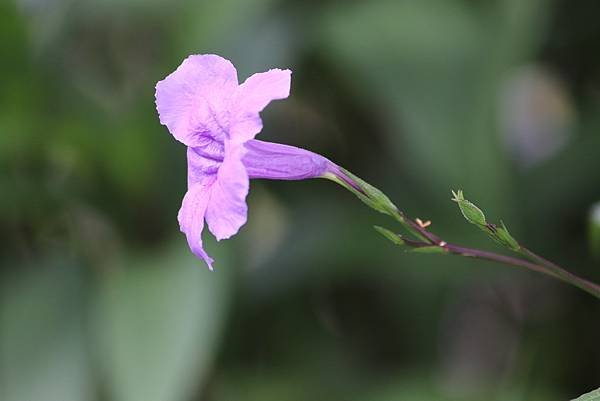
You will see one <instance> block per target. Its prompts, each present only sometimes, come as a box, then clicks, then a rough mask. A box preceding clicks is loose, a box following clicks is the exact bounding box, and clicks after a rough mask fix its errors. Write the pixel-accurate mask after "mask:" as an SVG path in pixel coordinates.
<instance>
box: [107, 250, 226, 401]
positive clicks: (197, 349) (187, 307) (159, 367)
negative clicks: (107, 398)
mask: <svg viewBox="0 0 600 401" xmlns="http://www.w3.org/2000/svg"><path fill="white" fill-rule="evenodd" d="M184 243H185V241H180V240H179V239H178V241H177V244H178V246H175V247H171V248H170V249H167V250H166V251H165V252H161V253H157V254H156V255H155V257H145V258H143V259H138V258H131V259H130V260H128V262H127V263H125V264H124V265H123V266H122V267H121V268H119V269H116V270H114V271H110V272H108V274H107V276H106V277H105V280H104V282H103V283H102V285H101V287H100V291H99V293H98V308H97V314H96V315H95V319H96V320H95V327H96V329H95V333H96V334H97V340H98V342H99V344H98V348H99V350H101V351H100V352H99V354H98V357H99V358H100V360H101V365H102V368H103V373H104V375H105V377H106V380H107V384H108V390H109V393H110V394H111V395H112V397H113V399H114V400H116V401H138V400H139V401H165V400H169V401H183V400H187V399H190V397H191V394H192V392H193V391H194V390H198V388H199V386H201V385H202V383H203V382H204V380H205V379H206V376H207V374H208V372H209V369H210V365H211V363H212V360H213V358H214V356H215V352H216V351H217V349H218V338H219V335H220V333H221V329H222V327H223V323H224V321H225V316H226V314H227V309H228V297H227V296H228V291H227V290H228V287H229V281H230V278H231V275H232V272H231V267H230V266H229V265H228V263H226V258H225V257H224V256H223V255H215V259H216V260H218V264H217V266H216V267H217V270H216V271H215V272H213V273H211V272H209V271H208V269H207V268H206V266H204V264H203V263H202V262H201V261H199V260H197V259H196V258H195V257H194V256H193V254H192V253H191V252H190V251H189V249H187V247H184V246H181V245H182V244H184ZM219 249H221V248H219Z"/></svg>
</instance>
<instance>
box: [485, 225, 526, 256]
mask: <svg viewBox="0 0 600 401" xmlns="http://www.w3.org/2000/svg"><path fill="white" fill-rule="evenodd" d="M500 224H501V225H502V226H501V227H496V231H495V234H492V235H494V236H495V237H496V238H497V240H498V241H499V242H500V243H501V244H502V245H504V246H506V247H507V248H509V249H511V250H513V251H518V250H519V249H520V246H519V243H518V242H517V240H515V239H514V238H513V236H512V235H510V233H509V232H508V228H506V226H505V225H504V222H503V221H500Z"/></svg>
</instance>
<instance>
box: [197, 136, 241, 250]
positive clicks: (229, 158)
mask: <svg viewBox="0 0 600 401" xmlns="http://www.w3.org/2000/svg"><path fill="white" fill-rule="evenodd" d="M227 145H228V147H230V148H228V149H226V156H225V160H224V161H223V164H222V165H221V167H220V168H219V172H218V173H217V180H216V181H215V182H214V184H213V185H212V188H211V196H210V202H209V203H208V208H207V210H206V222H207V223H208V228H209V229H210V231H211V232H212V233H213V234H214V236H215V237H216V238H217V240H219V241H220V240H222V239H227V238H229V237H231V236H232V235H234V234H235V233H237V232H238V230H239V229H240V227H241V226H243V225H244V223H246V219H247V213H248V206H247V205H246V195H248V188H249V178H248V173H247V172H246V168H245V167H244V165H243V164H242V160H241V158H242V156H243V153H244V152H245V149H244V148H243V147H242V146H237V147H232V146H233V145H231V144H227Z"/></svg>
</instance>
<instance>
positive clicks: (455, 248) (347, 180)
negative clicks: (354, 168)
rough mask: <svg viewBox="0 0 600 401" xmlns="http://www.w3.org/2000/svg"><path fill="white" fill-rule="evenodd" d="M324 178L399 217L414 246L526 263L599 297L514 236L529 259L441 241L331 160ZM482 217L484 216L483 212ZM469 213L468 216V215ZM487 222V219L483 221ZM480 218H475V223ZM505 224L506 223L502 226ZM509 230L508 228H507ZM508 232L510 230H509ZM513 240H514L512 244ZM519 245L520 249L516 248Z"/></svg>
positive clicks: (593, 287) (588, 285)
mask: <svg viewBox="0 0 600 401" xmlns="http://www.w3.org/2000/svg"><path fill="white" fill-rule="evenodd" d="M323 178H327V179H330V180H332V181H334V182H336V183H338V184H340V185H342V186H343V187H344V188H346V189H347V190H349V191H350V192H352V193H353V194H354V195H356V196H357V197H358V198H359V199H360V200H361V201H362V202H364V203H365V204H366V205H368V206H369V207H371V208H372V209H374V210H377V211H378V212H380V213H384V214H387V215H389V216H391V217H393V218H394V219H396V221H398V222H399V223H400V224H401V225H402V226H403V227H404V228H405V229H406V230H407V231H408V232H409V233H410V234H412V235H413V236H414V237H415V238H416V239H417V240H411V239H407V238H404V237H402V236H398V238H400V239H401V240H402V243H404V244H406V245H408V246H411V247H414V248H422V247H432V246H433V247H435V246H438V247H440V248H442V249H443V250H444V251H446V252H448V253H451V254H454V255H460V256H466V257H475V258H478V259H484V260H489V261H493V262H498V263H502V264H505V265H510V266H518V267H524V268H526V269H529V270H532V271H535V272H538V273H542V274H545V275H548V276H550V277H553V278H556V279H558V280H561V281H563V282H566V283H568V284H571V285H573V286H575V287H577V288H579V289H581V290H583V291H586V292H587V293H589V294H591V295H593V296H595V297H596V298H598V299H600V286H599V285H597V284H594V283H592V282H591V281H588V280H585V279H583V278H580V277H578V276H576V275H574V274H572V273H570V272H568V271H567V270H565V269H563V268H562V267H560V266H558V265H557V264H555V263H552V262H550V261H548V260H546V259H544V258H542V257H541V256H538V255H536V254H535V253H533V252H531V251H530V250H528V249H527V248H524V247H522V246H520V245H518V244H517V243H516V241H514V239H512V237H510V238H511V240H512V241H513V242H514V245H515V246H514V247H512V249H513V250H515V251H517V252H518V253H519V254H521V255H522V256H523V257H525V258H526V259H528V260H529V261H528V260H524V259H520V258H515V257H511V256H506V255H501V254H497V253H493V252H488V251H483V250H480V249H473V248H467V247H463V246H459V245H455V244H449V243H447V242H445V241H442V240H441V239H440V238H439V237H438V236H436V235H435V234H433V233H431V232H429V231H427V230H426V228H425V227H424V226H423V225H422V224H418V223H417V222H415V221H413V220H412V219H410V218H408V217H407V216H406V215H405V214H404V213H403V212H402V211H400V210H399V209H398V208H397V207H396V205H394V203H393V202H392V201H391V200H390V199H389V198H388V197H387V196H386V195H385V194H384V193H383V192H381V191H380V190H379V189H377V188H375V187H373V186H372V185H370V184H369V183H367V182H365V181H363V180H362V179H360V178H358V177H357V176H355V175H354V174H352V173H350V172H349V171H347V170H345V169H343V168H341V167H338V166H336V165H334V164H333V163H332V168H331V171H329V172H328V173H326V174H325V175H324V176H323ZM479 212H480V213H481V218H482V219H483V220H484V217H483V213H482V212H481V211H479ZM465 217H466V216H465ZM484 222H485V221H484ZM476 223H477V222H474V224H476ZM503 228H504V227H503ZM504 230H506V228H504ZM507 235H508V232H507ZM513 242H511V244H513ZM517 245H518V250H517Z"/></svg>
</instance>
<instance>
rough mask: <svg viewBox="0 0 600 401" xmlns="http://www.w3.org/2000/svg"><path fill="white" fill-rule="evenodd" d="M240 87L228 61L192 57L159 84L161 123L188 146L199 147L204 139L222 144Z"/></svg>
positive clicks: (235, 73)
mask: <svg viewBox="0 0 600 401" xmlns="http://www.w3.org/2000/svg"><path fill="white" fill-rule="evenodd" d="M237 87H238V81H237V72H236V70H235V67H234V66H233V65H232V64H231V62H229V61H228V60H226V59H224V58H222V57H219V56H216V55H212V54H206V55H193V56H189V57H188V58H186V59H185V60H184V61H183V63H181V65H180V66H179V67H178V68H177V69H176V70H175V71H174V72H173V73H171V74H170V75H168V76H167V77H166V78H165V79H163V80H162V81H159V82H158V83H157V84H156V94H155V96H156V109H157V110H158V114H159V117H160V122H161V124H163V125H166V126H167V128H169V131H170V132H171V134H172V135H173V136H174V137H175V138H176V139H177V140H179V141H180V142H183V143H184V144H186V145H188V146H197V145H198V144H199V143H201V142H202V140H203V137H204V138H206V137H209V138H212V139H217V140H220V141H221V142H222V141H223V137H225V136H226V130H227V127H228V126H229V119H230V116H229V104H230V101H231V98H232V96H233V95H234V94H235V91H236V89H237Z"/></svg>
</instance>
